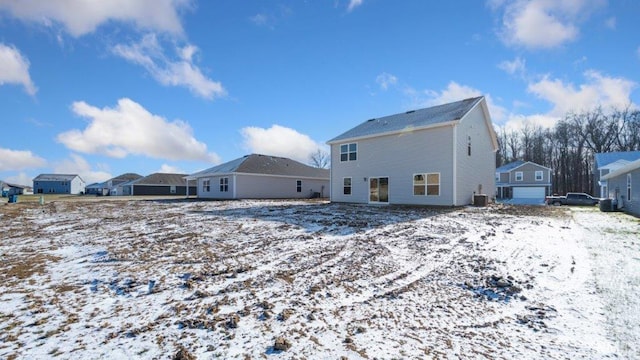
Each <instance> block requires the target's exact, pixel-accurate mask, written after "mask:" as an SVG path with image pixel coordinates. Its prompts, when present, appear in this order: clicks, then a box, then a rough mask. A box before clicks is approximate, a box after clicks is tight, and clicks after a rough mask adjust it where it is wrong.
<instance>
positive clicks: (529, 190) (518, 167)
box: [496, 160, 551, 202]
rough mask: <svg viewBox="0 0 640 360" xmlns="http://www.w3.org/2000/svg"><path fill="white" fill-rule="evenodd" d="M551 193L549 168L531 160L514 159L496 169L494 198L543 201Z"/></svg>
mask: <svg viewBox="0 0 640 360" xmlns="http://www.w3.org/2000/svg"><path fill="white" fill-rule="evenodd" d="M550 194H551V169H549V168H548V167H545V166H542V165H539V164H536V163H533V162H531V161H522V160H518V161H514V162H511V163H508V164H505V165H503V166H501V167H499V168H497V169H496V198H497V199H521V200H527V201H529V200H530V201H539V202H544V198H545V196H547V195H550Z"/></svg>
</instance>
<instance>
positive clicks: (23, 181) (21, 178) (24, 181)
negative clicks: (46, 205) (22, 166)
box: [3, 172, 35, 186]
mask: <svg viewBox="0 0 640 360" xmlns="http://www.w3.org/2000/svg"><path fill="white" fill-rule="evenodd" d="M34 177H35V176H30V175H27V174H26V173H23V172H21V173H19V174H18V175H14V176H7V177H6V178H4V179H3V180H4V181H5V182H8V183H9V184H16V185H26V186H33V178H34Z"/></svg>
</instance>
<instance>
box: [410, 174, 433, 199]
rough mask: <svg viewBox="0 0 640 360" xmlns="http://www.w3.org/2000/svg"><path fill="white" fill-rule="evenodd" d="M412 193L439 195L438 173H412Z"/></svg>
mask: <svg viewBox="0 0 640 360" xmlns="http://www.w3.org/2000/svg"><path fill="white" fill-rule="evenodd" d="M413 195H427V196H439V195H440V173H426V174H414V175H413Z"/></svg>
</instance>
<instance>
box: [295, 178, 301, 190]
mask: <svg viewBox="0 0 640 360" xmlns="http://www.w3.org/2000/svg"><path fill="white" fill-rule="evenodd" d="M296 192H302V180H296Z"/></svg>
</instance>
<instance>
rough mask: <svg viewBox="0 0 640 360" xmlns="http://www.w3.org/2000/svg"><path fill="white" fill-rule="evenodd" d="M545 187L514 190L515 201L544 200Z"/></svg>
mask: <svg viewBox="0 0 640 360" xmlns="http://www.w3.org/2000/svg"><path fill="white" fill-rule="evenodd" d="M544 195H545V194H544V187H517V188H513V198H514V199H544Z"/></svg>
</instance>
